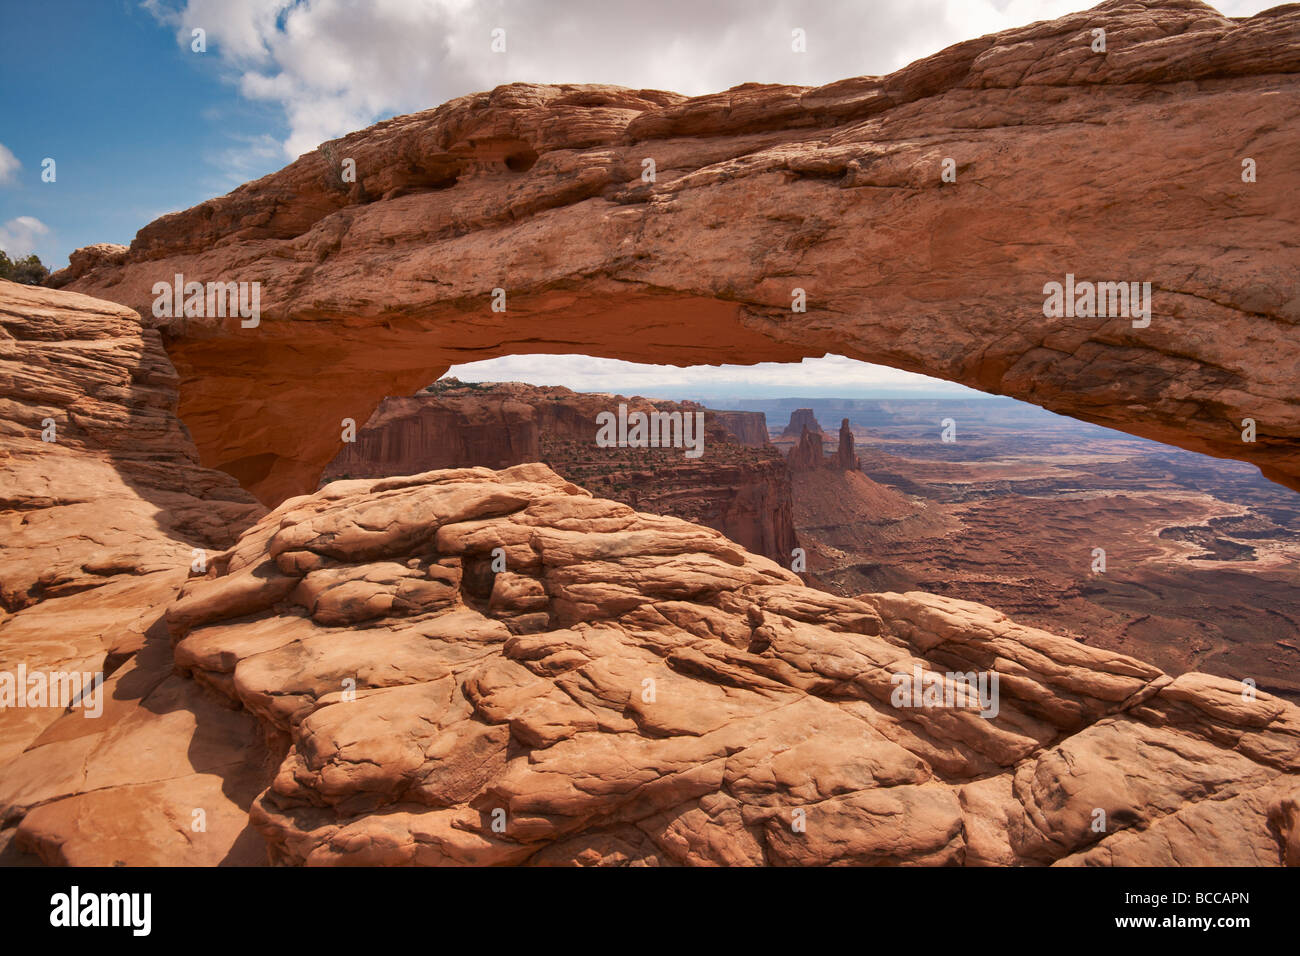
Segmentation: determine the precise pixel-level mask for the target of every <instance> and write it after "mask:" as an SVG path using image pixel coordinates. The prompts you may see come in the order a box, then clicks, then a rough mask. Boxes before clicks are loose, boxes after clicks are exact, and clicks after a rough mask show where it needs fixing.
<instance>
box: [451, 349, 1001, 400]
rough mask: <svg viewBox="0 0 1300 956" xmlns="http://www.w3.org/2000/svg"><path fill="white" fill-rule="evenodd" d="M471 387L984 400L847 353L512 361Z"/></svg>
mask: <svg viewBox="0 0 1300 956" xmlns="http://www.w3.org/2000/svg"><path fill="white" fill-rule="evenodd" d="M447 374H448V375H452V376H455V377H456V378H459V379H460V380H461V381H463V382H527V383H528V384H530V385H564V386H567V387H568V388H572V389H574V390H575V391H585V392H615V393H618V394H621V395H646V396H649V397H663V396H665V395H669V396H670V397H671V396H688V395H692V394H695V395H706V394H707V395H734V396H742V395H755V394H765V395H781V396H800V395H814V394H821V395H829V394H834V395H837V396H841V397H846V398H847V397H853V396H855V395H862V394H868V393H873V392H881V391H888V392H897V393H905V392H918V393H924V394H926V395H935V394H953V395H957V394H961V395H972V394H978V393H975V392H972V391H971V390H969V389H967V388H965V387H964V386H962V385H955V384H952V383H949V382H942V381H939V380H937V379H933V378H929V377H927V376H925V375H916V374H914V373H912V372H904V371H902V370H901V369H896V368H888V367H886V366H883V365H872V364H870V363H868V362H859V361H857V360H856V359H851V358H845V357H844V356H842V355H827V356H825V357H823V358H816V359H809V358H806V359H804V360H803V361H802V362H761V363H759V364H758V365H750V366H739V365H721V366H713V365H694V366H689V367H687V368H677V367H675V366H671V365H644V364H640V363H636V362H623V361H620V360H618V359H605V358H592V357H591V356H586V355H509V356H505V357H503V358H496V359H487V360H485V361H482V362H472V363H470V364H467V365H457V366H454V367H453V368H452V369H451V370H450V371H448V373H447Z"/></svg>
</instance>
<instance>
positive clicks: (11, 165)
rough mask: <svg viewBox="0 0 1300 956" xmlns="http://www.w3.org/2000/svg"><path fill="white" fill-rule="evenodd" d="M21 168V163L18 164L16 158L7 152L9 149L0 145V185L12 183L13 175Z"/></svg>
mask: <svg viewBox="0 0 1300 956" xmlns="http://www.w3.org/2000/svg"><path fill="white" fill-rule="evenodd" d="M21 166H22V163H20V162H18V157H17V156H15V155H14V154H13V153H12V152H10V151H9V147H8V146H6V145H5V144H4V143H0V185H7V184H9V183H11V182H13V181H14V174H15V173H17V172H18V170H19V168H20V167H21Z"/></svg>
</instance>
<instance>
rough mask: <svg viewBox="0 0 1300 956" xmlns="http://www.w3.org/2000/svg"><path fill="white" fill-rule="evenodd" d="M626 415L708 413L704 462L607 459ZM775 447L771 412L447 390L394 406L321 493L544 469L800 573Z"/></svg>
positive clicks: (434, 389)
mask: <svg viewBox="0 0 1300 956" xmlns="http://www.w3.org/2000/svg"><path fill="white" fill-rule="evenodd" d="M620 405H623V406H626V407H627V408H628V409H629V410H630V411H631V412H638V411H639V412H641V413H643V414H649V413H653V412H656V411H658V412H661V413H668V414H681V415H687V414H695V413H697V412H702V413H703V414H704V416H705V441H704V446H703V447H704V455H703V457H702V459H692V458H688V457H686V456H684V455H683V453H682V451H681V450H679V449H672V448H598V447H597V446H596V442H595V437H596V433H597V425H596V422H597V417H598V416H599V415H601V414H602V413H607V412H610V411H611V410H612V409H616V408H618V407H619V406H620ZM766 446H767V426H766V423H765V418H764V416H763V414H762V413H761V412H743V411H725V410H724V411H719V410H714V409H705V408H703V406H700V405H698V404H696V403H692V402H669V401H662V400H658V401H651V400H649V399H645V398H639V397H638V398H628V397H626V396H623V395H604V394H595V393H582V392H574V391H572V390H571V389H567V388H563V387H558V386H553V387H534V386H528V385H523V384H520V383H518V382H502V383H491V384H478V383H472V384H467V383H461V382H458V381H457V380H455V379H446V378H444V379H440V380H439V381H438V382H436V383H434V384H433V385H431V386H429V387H428V388H426V389H423V390H421V392H419V393H417V394H416V395H414V396H412V397H409V398H386V399H384V401H383V402H381V403H380V405H379V408H378V409H377V410H376V411H375V413H374V414H373V415H372V416H371V417H370V419H369V420H368V421H367V422H366V423H365V424H364V425H363V426H362V427H361V428H360V430H359V431H358V432H357V435H356V441H355V442H350V443H347V444H345V445H344V447H343V450H342V451H340V452H339V454H338V456H337V457H335V459H334V460H333V461H331V462H330V463H329V465H327V466H326V468H325V473H324V476H323V478H322V481H323V482H329V481H333V480H335V479H338V478H382V477H390V476H394V475H407V474H418V473H422V472H425V471H431V470H433V469H435V468H463V467H476V466H482V467H488V468H506V467H509V466H512V465H521V464H525V463H527V462H532V461H540V462H543V463H545V464H547V465H549V466H550V467H551V468H552V469H554V470H555V471H556V473H557V474H559V475H561V476H563V477H565V478H568V479H569V480H571V481H573V482H575V483H577V484H580V485H582V486H583V487H584V488H587V489H588V490H590V491H592V492H595V493H598V494H599V495H600V496H601V497H604V498H609V499H611V500H614V501H621V502H623V503H625V504H628V505H631V506H632V507H634V508H636V509H637V510H638V511H650V512H653V513H655V514H666V515H672V516H674V517H678V518H684V519H686V520H687V521H694V522H697V523H699V524H703V525H705V526H707V527H710V528H713V529H715V530H717V531H721V532H722V533H724V534H725V535H727V537H729V538H730V539H731V540H733V541H735V542H736V543H738V544H740V545H741V546H743V547H745V548H747V549H749V550H750V551H753V552H755V553H757V554H762V555H765V556H766V557H769V558H772V559H773V560H774V561H777V562H778V563H784V564H789V561H790V555H791V552H792V551H793V549H794V548H795V546H796V543H797V542H796V540H795V533H794V524H793V519H792V517H791V514H792V507H793V506H792V504H791V501H790V481H789V477H788V475H787V474H786V468H785V463H784V461H783V460H782V458H781V456H780V454H779V453H778V452H776V451H775V450H774V449H772V448H769V447H766Z"/></svg>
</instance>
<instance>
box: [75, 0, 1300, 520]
mask: <svg viewBox="0 0 1300 956" xmlns="http://www.w3.org/2000/svg"><path fill="white" fill-rule="evenodd" d="M1096 26H1104V27H1105V28H1106V30H1107V36H1108V50H1109V52H1108V53H1107V54H1105V55H1104V56H1101V55H1097V54H1094V53H1093V52H1092V51H1091V49H1090V46H1089V42H1090V37H1091V33H1090V31H1091V29H1092V28H1093V27H1096ZM1298 74H1300V8H1297V7H1294V6H1288V7H1279V8H1277V9H1275V10H1272V11H1267V12H1264V13H1261V14H1259V15H1257V16H1255V17H1252V18H1250V19H1246V20H1233V19H1230V18H1227V17H1224V16H1222V15H1220V14H1218V13H1217V12H1216V11H1215V10H1213V9H1212V8H1211V7H1208V6H1206V5H1204V4H1202V3H1199V2H1196V0H1165V2H1151V3H1143V2H1136V3H1134V2H1108V3H1103V4H1102V5H1100V6H1099V7H1097V8H1095V9H1094V10H1091V11H1087V12H1084V13H1078V14H1072V15H1070V16H1066V17H1063V18H1061V19H1058V20H1055V21H1051V22H1048V23H1039V24H1033V25H1030V26H1027V27H1024V28H1021V29H1018V30H1012V31H1008V32H1005V33H1001V34H997V35H995V36H988V37H983V38H980V39H976V40H971V41H969V42H966V43H962V44H959V45H957V46H955V47H952V48H949V49H948V50H945V51H943V52H941V53H939V54H936V55H935V56H932V57H930V58H928V59H925V60H922V61H920V62H917V63H915V64H912V65H911V66H909V67H907V68H905V69H902V70H900V71H898V72H896V73H894V74H891V75H890V76H886V77H862V78H856V79H848V80H844V81H842V82H839V83H834V84H831V85H829V86H825V87H821V88H818V89H810V88H800V87H785V86H758V85H752V84H751V85H745V86H741V87H737V88H736V89H733V90H730V91H727V92H725V93H719V94H716V95H711V96H703V97H697V98H694V99H687V98H685V97H681V96H678V95H676V94H672V93H663V92H657V91H633V90H626V89H619V88H612V87H592V86H530V85H520V84H516V85H512V86H506V87H501V88H498V89H497V90H495V91H493V92H492V93H485V94H479V95H475V96H468V97H463V98H461V99H458V100H454V101H452V102H450V103H448V104H446V105H444V106H442V107H440V108H438V109H436V110H431V111H428V112H424V113H417V114H412V115H410V116H403V117H398V118H396V119H392V120H389V121H386V122H383V123H380V124H378V125H376V126H374V127H371V128H370V129H368V130H364V131H362V132H358V133H354V134H351V135H349V136H347V137H344V138H343V139H341V140H337V141H334V142H332V143H329V144H326V145H325V146H324V147H322V148H321V149H320V150H317V151H315V152H313V153H309V154H307V155H305V156H303V157H301V158H300V159H298V160H297V161H296V162H294V163H293V164H291V165H290V166H288V167H286V168H285V169H284V170H282V171H280V172H278V173H275V174H273V175H270V176H267V177H264V178H263V179H260V180H258V181H256V182H253V183H249V184H247V185H245V186H243V187H240V188H239V189H237V190H235V191H234V192H233V193H231V194H229V195H227V196H224V197H221V198H218V199H213V200H211V201H209V202H206V203H203V204H202V205H200V206H198V207H195V208H194V209H190V210H187V211H185V212H181V213H174V214H171V215H168V216H165V217H163V218H162V219H159V220H158V221H156V222H154V223H152V224H150V225H149V226H146V227H145V228H144V229H142V230H141V231H140V233H139V235H138V236H137V237H136V239H135V241H134V242H133V243H132V245H131V247H130V249H129V250H123V249H121V248H120V247H117V248H112V247H96V248H92V250H88V251H87V252H86V253H85V254H84V255H80V256H78V257H74V262H73V266H72V267H71V268H70V269H69V270H66V271H65V272H64V273H63V274H62V275H61V276H60V277H59V281H60V282H62V283H63V284H66V285H68V286H69V287H70V288H72V289H75V290H77V291H81V292H86V293H89V294H92V295H96V296H100V297H103V298H108V299H111V300H114V301H117V302H121V303H123V304H126V305H129V306H131V307H133V308H135V309H137V310H139V311H140V312H141V313H142V314H143V315H145V316H148V315H149V313H150V307H151V304H152V301H153V296H152V294H151V288H152V286H153V284H154V283H155V282H158V281H160V280H161V281H169V280H170V279H171V277H172V276H173V275H174V274H176V273H181V274H183V275H185V276H186V278H187V279H195V280H198V281H211V280H218V279H219V280H222V281H235V280H237V281H258V282H260V283H262V290H263V293H262V306H263V318H262V322H261V325H260V326H259V327H258V328H257V329H241V328H239V323H238V321H237V320H226V321H222V320H211V319H202V318H190V319H172V320H164V321H162V322H160V323H159V324H160V325H161V327H162V332H163V335H164V338H165V341H166V343H167V348H168V351H169V354H170V355H171V358H172V360H173V362H174V363H175V365H176V367H177V370H178V372H179V373H180V375H181V378H182V384H181V405H180V411H181V415H182V417H183V419H184V420H185V422H186V423H187V425H188V427H189V428H190V430H191V432H192V433H193V436H194V439H195V442H196V444H197V446H198V448H199V449H200V453H201V455H202V459H203V462H204V464H206V465H209V466H215V467H218V468H221V469H223V470H225V471H227V472H229V473H231V474H233V475H235V476H236V477H237V478H238V479H239V480H240V481H241V483H243V484H244V486H245V487H247V488H249V489H250V490H252V491H254V492H255V493H256V494H257V495H258V496H259V497H260V498H261V499H262V500H263V501H264V502H268V503H271V502H275V501H278V500H280V499H282V498H284V497H286V496H288V495H291V494H297V493H301V492H305V491H309V490H311V488H313V487H314V486H315V482H316V479H317V477H318V475H319V473H320V471H321V469H322V468H323V466H324V465H325V463H326V462H328V461H329V459H330V458H331V457H332V456H333V455H334V454H335V452H336V451H337V449H338V439H339V426H338V423H339V421H340V419H342V418H344V417H351V418H355V419H356V420H358V421H362V420H364V419H365V417H366V416H367V415H368V414H369V412H370V411H371V410H372V409H373V407H374V405H375V404H376V403H377V402H378V401H379V400H380V399H381V398H382V397H383V396H384V395H388V394H403V393H407V392H410V391H413V390H414V389H416V388H418V387H420V386H421V385H424V384H426V383H427V382H428V381H430V380H432V379H433V378H435V377H436V376H437V375H438V374H440V372H441V371H442V370H444V369H445V368H446V367H448V366H450V365H451V364H454V363H457V362H465V361H471V360H475V359H480V358H489V357H495V356H499V355H505V354H511V353H520V352H538V353H556V352H585V353H588V354H592V355H599V356H609V357H616V358H624V359H630V360H640V361H655V362H666V363H673V364H693V363H716V362H742V363H744V362H758V361H769V360H786V361H793V360H797V359H799V358H801V357H803V356H814V355H821V354H824V353H826V352H836V353H840V354H844V355H848V356H851V357H855V358H860V359H865V360H868V361H872V362H878V363H882V364H888V365H892V366H895V367H898V368H903V369H908V370H912V371H919V372H924V373H926V374H930V375H935V376H939V377H942V378H945V379H949V380H952V381H957V382H963V383H965V384H968V385H972V386H974V387H976V388H980V389H983V390H985V391H990V392H997V393H1001V394H1007V395H1013V396H1015V397H1017V398H1021V399H1024V400H1027V401H1031V402H1034V403H1036V404H1039V405H1042V406H1044V407H1047V408H1050V409H1052V410H1055V411H1058V412H1062V413H1065V414H1069V415H1073V416H1075V417H1078V418H1081V419H1085V420H1089V421H1093V422H1097V423H1100V424H1103V425H1107V426H1110V427H1114V428H1119V429H1123V430H1125V431H1129V432H1132V433H1134V434H1138V435H1142V436H1146V437H1150V438H1155V439H1159V440H1162V441H1166V442H1170V443H1173V444H1177V445H1181V446H1183V447H1185V448H1189V449H1193V450H1196V451H1201V452H1206V453H1209V454H1212V455H1216V456H1220V457H1235V458H1241V459H1244V460H1247V461H1251V462H1253V463H1255V464H1257V465H1259V466H1260V467H1261V468H1262V469H1263V470H1264V472H1265V474H1267V475H1268V476H1269V477H1270V478H1273V479H1274V480H1276V481H1279V482H1282V483H1284V484H1287V485H1289V486H1290V487H1293V488H1300V346H1298V345H1297V322H1298V321H1300V295H1298V294H1297V281H1296V280H1297V275H1298V274H1300V247H1298V246H1297V244H1296V235H1297V234H1298V233H1297V227H1298V226H1300V166H1297V164H1296V163H1295V155H1294V152H1295V136H1294V126H1293V118H1294V116H1296V115H1297V114H1300V76H1298ZM645 157H652V158H654V159H655V162H656V167H657V180H656V181H655V182H653V183H644V182H642V180H641V171H642V159H643V158H645ZM947 157H953V158H955V159H956V161H957V169H958V175H957V182H956V183H948V184H945V183H943V182H941V180H940V171H941V164H942V161H943V160H944V159H945V158H947ZM1243 157H1249V158H1252V159H1254V160H1255V161H1256V164H1257V168H1258V169H1259V171H1260V172H1259V180H1258V182H1255V183H1244V182H1243V181H1242V177H1241V174H1240V173H1241V161H1242V158H1243ZM342 158H352V159H355V161H356V169H357V173H358V182H357V183H355V184H351V185H348V184H345V183H343V182H341V180H340V177H339V176H338V163H339V162H340V161H341V159H342ZM1066 273H1073V274H1074V275H1076V276H1078V277H1080V278H1081V279H1084V278H1086V279H1090V280H1096V281H1103V280H1115V281H1126V280H1141V281H1149V282H1151V283H1152V288H1153V312H1154V318H1153V321H1152V322H1151V325H1150V327H1149V328H1145V329H1135V328H1133V327H1132V325H1131V323H1130V321H1129V320H1128V319H1126V318H1093V319H1073V320H1047V319H1044V318H1043V315H1042V312H1041V309H1042V303H1043V294H1042V287H1043V284H1044V283H1045V282H1048V281H1052V280H1057V281H1060V280H1061V279H1062V278H1063V277H1064V275H1065V274H1066ZM496 287H504V288H505V289H506V290H507V293H508V309H509V311H508V312H507V313H506V314H505V315H501V314H496V313H493V312H491V311H490V310H489V299H490V293H491V290H492V289H493V288H496ZM795 287H800V288H804V289H805V290H807V295H808V312H807V313H806V314H805V315H797V314H792V313H791V311H790V297H791V291H792V289H793V288H795ZM1244 418H1252V419H1254V420H1255V421H1256V423H1257V429H1258V436H1257V441H1256V442H1255V443H1254V444H1245V443H1243V441H1242V439H1241V434H1240V433H1241V420H1242V419H1244Z"/></svg>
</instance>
